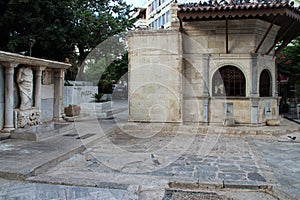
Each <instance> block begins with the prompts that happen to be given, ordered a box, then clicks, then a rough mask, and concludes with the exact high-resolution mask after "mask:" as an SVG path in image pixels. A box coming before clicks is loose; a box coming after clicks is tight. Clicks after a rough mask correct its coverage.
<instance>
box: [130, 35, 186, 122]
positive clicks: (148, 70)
mask: <svg viewBox="0 0 300 200" xmlns="http://www.w3.org/2000/svg"><path fill="white" fill-rule="evenodd" d="M128 43H129V70H128V71H129V85H128V89H129V91H128V95H129V120H130V121H145V122H181V121H182V80H183V78H182V57H181V55H182V49H181V34H180V33H179V32H178V31H171V30H169V31H166V30H163V31H154V32H148V31H138V32H132V33H130V34H129V38H128Z"/></svg>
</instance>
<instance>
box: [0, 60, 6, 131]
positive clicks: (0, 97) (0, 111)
mask: <svg viewBox="0 0 300 200" xmlns="http://www.w3.org/2000/svg"><path fill="white" fill-rule="evenodd" d="M4 88H5V85H4V69H3V67H2V66H1V65H0V116H4ZM3 120H4V117H0V130H2V129H3V123H4V122H3Z"/></svg>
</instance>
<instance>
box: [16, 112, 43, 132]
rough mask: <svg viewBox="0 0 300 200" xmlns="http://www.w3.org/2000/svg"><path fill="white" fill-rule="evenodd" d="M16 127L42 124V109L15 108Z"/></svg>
mask: <svg viewBox="0 0 300 200" xmlns="http://www.w3.org/2000/svg"><path fill="white" fill-rule="evenodd" d="M14 113H15V128H26V127H28V126H35V125H39V124H41V116H40V111H39V110H38V109H28V110H19V109H16V110H15V112H14Z"/></svg>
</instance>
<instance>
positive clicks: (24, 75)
mask: <svg viewBox="0 0 300 200" xmlns="http://www.w3.org/2000/svg"><path fill="white" fill-rule="evenodd" d="M17 75H18V77H17V83H18V86H19V91H20V97H21V104H20V109H21V110H24V109H27V108H30V107H31V105H30V103H31V99H32V90H33V89H32V85H33V84H32V78H33V73H32V69H31V68H30V67H26V66H24V67H21V68H20V69H19V71H18V74H17Z"/></svg>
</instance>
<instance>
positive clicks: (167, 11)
mask: <svg viewBox="0 0 300 200" xmlns="http://www.w3.org/2000/svg"><path fill="white" fill-rule="evenodd" d="M174 2H175V0H148V2H147V5H146V6H147V9H148V16H147V18H148V22H149V27H150V29H160V28H162V26H163V28H164V29H168V28H170V26H171V4H172V3H174ZM196 2H198V1H195V0H177V3H178V4H183V3H196Z"/></svg>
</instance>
